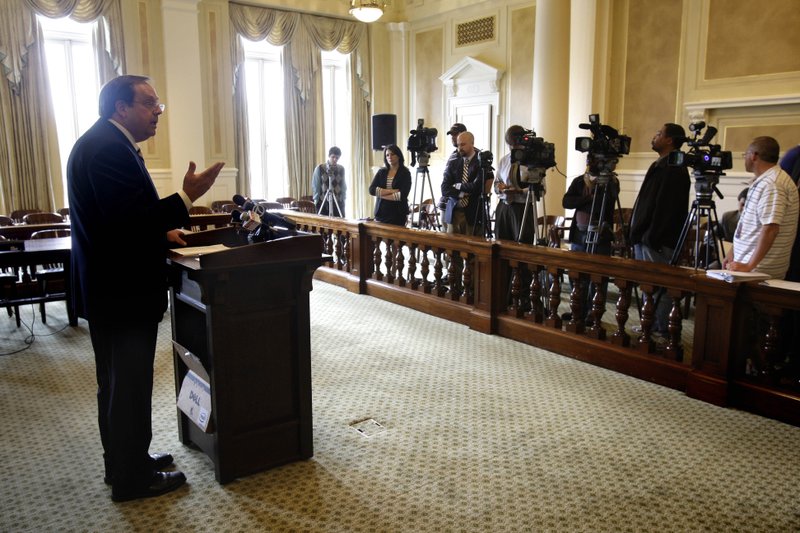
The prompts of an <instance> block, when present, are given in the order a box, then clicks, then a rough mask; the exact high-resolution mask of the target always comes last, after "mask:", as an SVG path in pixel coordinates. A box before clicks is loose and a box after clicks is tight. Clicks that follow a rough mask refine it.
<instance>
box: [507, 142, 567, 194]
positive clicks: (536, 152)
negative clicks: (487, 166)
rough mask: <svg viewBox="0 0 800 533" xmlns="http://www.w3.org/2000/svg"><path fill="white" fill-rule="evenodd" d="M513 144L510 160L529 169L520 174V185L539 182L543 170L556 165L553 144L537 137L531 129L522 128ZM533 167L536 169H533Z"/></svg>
mask: <svg viewBox="0 0 800 533" xmlns="http://www.w3.org/2000/svg"><path fill="white" fill-rule="evenodd" d="M514 146H515V148H514V149H513V150H511V162H512V163H519V164H520V166H524V167H527V168H528V170H529V172H528V173H527V174H526V175H525V176H523V175H520V180H519V181H520V183H519V185H520V187H529V186H530V185H539V184H541V183H542V180H543V179H544V176H545V170H547V169H548V168H552V167H554V166H556V148H555V145H554V144H553V143H549V142H545V140H544V139H543V138H542V137H537V136H536V132H535V131H533V130H522V131H521V132H520V133H519V135H518V136H517V137H515V138H514ZM516 146H519V147H520V148H516ZM534 169H537V170H538V171H533V170H534Z"/></svg>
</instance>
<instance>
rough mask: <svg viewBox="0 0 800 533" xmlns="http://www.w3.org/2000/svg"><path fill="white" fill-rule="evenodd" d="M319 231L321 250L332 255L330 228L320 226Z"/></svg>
mask: <svg viewBox="0 0 800 533" xmlns="http://www.w3.org/2000/svg"><path fill="white" fill-rule="evenodd" d="M319 232H320V234H321V235H322V251H323V252H325V254H326V255H333V248H332V247H331V230H328V229H326V228H320V230H319Z"/></svg>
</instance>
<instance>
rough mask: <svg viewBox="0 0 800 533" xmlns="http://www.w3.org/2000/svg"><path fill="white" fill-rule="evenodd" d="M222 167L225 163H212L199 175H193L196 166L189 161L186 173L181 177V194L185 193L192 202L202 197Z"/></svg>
mask: <svg viewBox="0 0 800 533" xmlns="http://www.w3.org/2000/svg"><path fill="white" fill-rule="evenodd" d="M224 166H225V163H214V164H213V165H211V166H210V167H208V168H207V169H205V170H204V171H203V172H201V173H200V174H195V173H194V171H195V169H196V168H197V165H195V163H194V161H189V170H187V171H186V175H185V176H184V177H183V192H185V193H186V195H187V196H188V197H189V200H191V201H192V202H194V201H195V200H197V199H198V198H200V197H201V196H203V195H204V194H205V193H206V191H208V189H210V188H211V186H212V185H214V181H215V180H216V179H217V175H219V171H220V170H222V167H224Z"/></svg>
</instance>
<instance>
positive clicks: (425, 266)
mask: <svg viewBox="0 0 800 533" xmlns="http://www.w3.org/2000/svg"><path fill="white" fill-rule="evenodd" d="M430 249H431V248H430V246H423V247H422V270H420V274H421V275H422V291H423V292H424V293H425V294H430V292H431V283H430V282H429V281H428V275H429V274H430V268H431V265H430V261H428V252H429V251H430Z"/></svg>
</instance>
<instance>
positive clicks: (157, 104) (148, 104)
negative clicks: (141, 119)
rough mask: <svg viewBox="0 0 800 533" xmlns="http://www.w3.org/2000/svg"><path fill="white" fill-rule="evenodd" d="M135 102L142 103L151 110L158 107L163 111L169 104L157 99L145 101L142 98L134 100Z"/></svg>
mask: <svg viewBox="0 0 800 533" xmlns="http://www.w3.org/2000/svg"><path fill="white" fill-rule="evenodd" d="M133 103H134V104H141V105H143V106H144V107H146V108H148V109H149V110H150V111H155V110H156V109H158V110H159V111H161V112H162V113H163V112H164V110H165V109H166V108H167V104H162V103H161V102H159V101H158V100H156V101H155V102H143V101H142V100H134V101H133Z"/></svg>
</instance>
